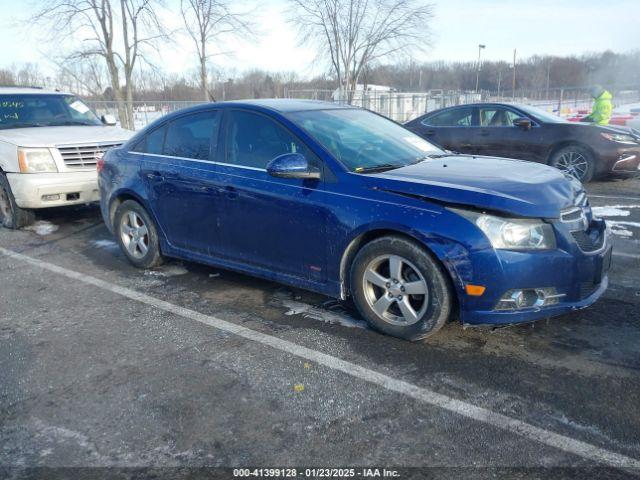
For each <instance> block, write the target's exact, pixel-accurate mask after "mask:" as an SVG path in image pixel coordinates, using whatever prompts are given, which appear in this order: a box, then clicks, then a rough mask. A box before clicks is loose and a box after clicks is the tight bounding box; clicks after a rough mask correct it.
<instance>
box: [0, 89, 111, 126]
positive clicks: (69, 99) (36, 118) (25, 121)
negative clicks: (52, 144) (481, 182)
mask: <svg viewBox="0 0 640 480" xmlns="http://www.w3.org/2000/svg"><path fill="white" fill-rule="evenodd" d="M72 125H102V122H101V121H100V119H99V118H98V117H97V116H96V114H95V113H93V112H92V111H91V109H90V108H89V107H87V106H86V105H85V104H84V103H83V102H82V101H81V100H80V99H78V98H77V97H74V96H72V95H47V94H24V95H0V129H8V128H29V127H57V126H72Z"/></svg>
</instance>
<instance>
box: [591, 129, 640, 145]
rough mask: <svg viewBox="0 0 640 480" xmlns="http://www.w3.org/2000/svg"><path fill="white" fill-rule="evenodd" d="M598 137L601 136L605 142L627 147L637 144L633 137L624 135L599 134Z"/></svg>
mask: <svg viewBox="0 0 640 480" xmlns="http://www.w3.org/2000/svg"><path fill="white" fill-rule="evenodd" d="M600 135H602V136H603V137H604V138H606V139H607V140H611V141H612V142H618V143H626V144H628V145H636V144H637V143H638V142H637V141H636V139H635V138H634V137H633V136H631V135H626V134H624V133H605V132H600Z"/></svg>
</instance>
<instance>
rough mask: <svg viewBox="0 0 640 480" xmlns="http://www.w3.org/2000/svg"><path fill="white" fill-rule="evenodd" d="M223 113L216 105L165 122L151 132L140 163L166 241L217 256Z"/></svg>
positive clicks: (153, 209) (183, 248) (174, 245)
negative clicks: (218, 165) (218, 153)
mask: <svg viewBox="0 0 640 480" xmlns="http://www.w3.org/2000/svg"><path fill="white" fill-rule="evenodd" d="M221 116H222V115H221V112H220V111H219V110H214V109H212V110H207V111H204V112H195V113H190V114H186V115H183V116H180V117H178V118H176V119H174V120H172V121H170V122H168V123H165V124H164V125H162V126H161V127H159V128H158V129H157V130H155V131H153V132H152V133H150V134H149V135H148V136H147V147H146V148H145V150H146V151H145V152H144V154H143V161H142V162H141V167H140V174H141V176H142V178H143V180H144V182H145V185H146V189H147V195H148V198H149V202H150V203H151V207H152V211H153V214H154V215H155V217H156V220H157V221H158V224H159V226H160V228H161V229H162V231H163V232H164V234H165V236H166V238H167V241H168V242H169V243H170V244H171V246H173V247H176V248H179V249H182V250H188V251H194V252H199V253H205V254H208V255H215V254H217V252H216V251H215V246H216V245H218V240H219V239H218V226H217V209H218V203H217V200H218V198H219V196H220V195H219V194H220V189H219V183H218V177H217V174H216V165H215V163H214V162H212V159H213V158H214V156H215V152H216V149H217V143H218V142H217V139H218V131H219V125H220V118H221ZM152 145H154V146H152ZM159 145H161V148H159ZM154 152H155V153H154Z"/></svg>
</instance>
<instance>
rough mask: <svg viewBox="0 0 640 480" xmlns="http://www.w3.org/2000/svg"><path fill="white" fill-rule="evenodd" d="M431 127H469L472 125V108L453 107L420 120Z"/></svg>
mask: <svg viewBox="0 0 640 480" xmlns="http://www.w3.org/2000/svg"><path fill="white" fill-rule="evenodd" d="M422 124H423V125H426V126H431V127H470V126H472V125H473V108H454V109H452V110H446V111H444V112H440V113H437V114H435V115H433V116H431V117H428V118H425V119H424V120H423V121H422Z"/></svg>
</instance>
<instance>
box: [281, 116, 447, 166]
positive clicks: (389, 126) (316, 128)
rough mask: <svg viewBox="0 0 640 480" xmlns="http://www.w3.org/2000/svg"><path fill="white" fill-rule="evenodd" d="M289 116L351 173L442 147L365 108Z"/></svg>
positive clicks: (405, 162)
mask: <svg viewBox="0 0 640 480" xmlns="http://www.w3.org/2000/svg"><path fill="white" fill-rule="evenodd" d="M290 118H291V119H292V120H293V121H294V122H296V123H297V124H298V125H300V126H301V127H302V128H304V129H305V130H306V131H307V133H309V135H311V136H312V137H313V138H314V139H315V140H317V141H318V142H319V143H320V144H322V146H323V147H325V148H326V149H327V150H328V151H329V152H330V153H331V154H332V155H333V156H334V157H335V158H336V159H338V160H339V161H340V162H342V164H344V165H345V166H346V167H347V168H348V169H349V170H351V171H352V172H366V171H367V170H373V169H375V168H378V167H381V168H389V169H390V168H397V167H402V166H405V165H410V164H412V163H416V162H418V161H420V160H422V159H424V158H425V157H427V156H429V155H430V154H441V153H443V152H442V150H440V149H438V148H437V147H435V146H433V145H432V144H430V143H429V142H427V141H426V140H423V139H422V138H420V137H419V136H417V135H416V134H414V133H412V132H410V131H409V130H407V129H405V128H404V127H401V126H400V125H398V124H396V123H394V122H392V121H390V120H387V119H386V118H383V117H381V116H379V115H375V114H373V113H371V112H368V111H366V110H356V109H335V110H308V111H304V112H296V113H292V114H291V115H290Z"/></svg>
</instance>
